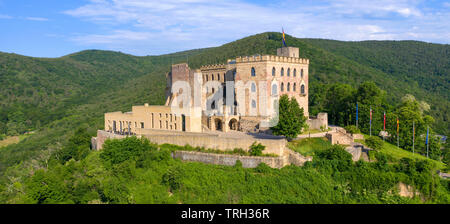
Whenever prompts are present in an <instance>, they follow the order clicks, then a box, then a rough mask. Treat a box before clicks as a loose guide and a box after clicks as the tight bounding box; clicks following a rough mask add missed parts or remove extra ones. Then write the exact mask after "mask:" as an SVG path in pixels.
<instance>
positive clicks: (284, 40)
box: [281, 28, 287, 47]
mask: <svg viewBox="0 0 450 224" xmlns="http://www.w3.org/2000/svg"><path fill="white" fill-rule="evenodd" d="M281 29H282V30H283V45H284V46H285V47H287V45H286V37H285V35H284V29H283V28H281Z"/></svg>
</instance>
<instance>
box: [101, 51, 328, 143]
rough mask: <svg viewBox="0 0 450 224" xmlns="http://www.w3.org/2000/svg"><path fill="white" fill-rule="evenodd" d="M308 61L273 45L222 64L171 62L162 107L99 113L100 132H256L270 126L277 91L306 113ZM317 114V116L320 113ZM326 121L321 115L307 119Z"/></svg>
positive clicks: (277, 95)
mask: <svg viewBox="0 0 450 224" xmlns="http://www.w3.org/2000/svg"><path fill="white" fill-rule="evenodd" d="M308 67H309V59H304V58H300V57H299V49H298V48H296V47H282V48H279V49H277V55H254V56H246V57H237V58H234V59H229V60H228V61H227V63H226V64H218V65H205V66H202V67H200V68H199V69H190V68H189V66H188V64H186V63H182V64H174V65H172V68H171V71H170V72H169V73H168V74H166V78H167V85H166V103H165V105H164V106H153V105H148V104H145V105H141V106H133V107H132V111H131V112H125V113H122V112H111V113H106V114H105V130H106V131H108V132H112V133H117V134H136V135H141V134H145V133H149V132H151V131H170V132H200V133H202V132H216V131H220V132H229V131H242V132H261V131H267V130H268V128H269V127H270V125H273V121H274V119H275V120H276V115H277V111H278V99H279V97H280V96H281V95H284V94H286V95H288V96H289V97H290V98H295V99H296V100H297V102H298V103H299V105H300V107H302V108H303V110H304V115H305V116H306V117H309V111H308V79H309V72H308ZM320 116H322V117H320ZM309 121H310V122H309V123H310V124H314V125H315V126H317V125H325V126H326V125H327V119H326V114H325V117H324V116H323V115H320V114H319V117H318V119H316V120H314V121H313V120H311V119H310V120H309Z"/></svg>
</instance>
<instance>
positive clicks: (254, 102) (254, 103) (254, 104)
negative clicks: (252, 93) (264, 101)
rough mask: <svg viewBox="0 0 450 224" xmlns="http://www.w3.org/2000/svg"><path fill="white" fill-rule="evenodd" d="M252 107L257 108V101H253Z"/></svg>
mask: <svg viewBox="0 0 450 224" xmlns="http://www.w3.org/2000/svg"><path fill="white" fill-rule="evenodd" d="M252 107H253V108H256V101H255V100H252Z"/></svg>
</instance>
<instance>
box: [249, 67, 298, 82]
mask: <svg viewBox="0 0 450 224" xmlns="http://www.w3.org/2000/svg"><path fill="white" fill-rule="evenodd" d="M276 73H277V70H276V69H275V67H273V68H272V76H276ZM251 75H252V76H256V70H255V68H254V67H252V69H251ZM280 76H284V68H281V70H280ZM286 76H291V68H288V69H287V72H286ZM292 76H293V77H297V69H296V68H294V70H293V72H292ZM300 77H301V78H302V79H303V68H302V69H300Z"/></svg>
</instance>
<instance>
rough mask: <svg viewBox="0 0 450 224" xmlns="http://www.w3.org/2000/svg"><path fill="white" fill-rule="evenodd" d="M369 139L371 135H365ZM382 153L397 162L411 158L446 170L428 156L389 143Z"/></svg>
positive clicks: (361, 141)
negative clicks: (426, 161)
mask: <svg viewBox="0 0 450 224" xmlns="http://www.w3.org/2000/svg"><path fill="white" fill-rule="evenodd" d="M367 137H369V135H364V139H366V138H367ZM355 142H359V143H362V144H365V141H364V140H358V139H357V140H355ZM380 152H382V153H385V154H387V155H389V156H391V157H392V158H393V159H395V160H400V159H401V158H410V159H418V160H422V159H424V160H429V161H431V162H433V163H434V164H435V165H436V167H437V168H439V169H444V168H445V164H444V163H442V162H439V161H436V160H432V159H428V158H427V157H426V156H422V155H420V154H418V153H412V152H410V151H407V150H404V149H402V148H399V147H397V146H395V145H393V144H391V143H389V142H384V144H383V148H382V149H381V150H380Z"/></svg>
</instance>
